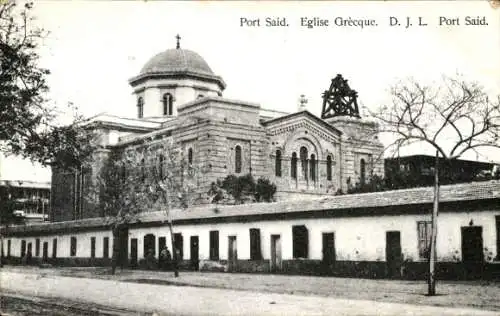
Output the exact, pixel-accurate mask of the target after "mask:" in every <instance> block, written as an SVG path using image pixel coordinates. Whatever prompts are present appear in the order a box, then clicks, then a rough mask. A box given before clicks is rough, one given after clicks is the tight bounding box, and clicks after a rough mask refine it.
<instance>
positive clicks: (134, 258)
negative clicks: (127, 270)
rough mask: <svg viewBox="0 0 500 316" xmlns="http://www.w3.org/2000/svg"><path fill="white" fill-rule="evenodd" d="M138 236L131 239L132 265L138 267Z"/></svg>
mask: <svg viewBox="0 0 500 316" xmlns="http://www.w3.org/2000/svg"><path fill="white" fill-rule="evenodd" d="M137 257H138V255H137V238H132V239H130V266H131V267H132V268H137Z"/></svg>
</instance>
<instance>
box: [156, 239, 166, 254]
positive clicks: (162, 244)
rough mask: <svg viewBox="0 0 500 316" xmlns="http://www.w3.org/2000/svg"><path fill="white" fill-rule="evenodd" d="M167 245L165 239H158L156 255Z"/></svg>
mask: <svg viewBox="0 0 500 316" xmlns="http://www.w3.org/2000/svg"><path fill="white" fill-rule="evenodd" d="M166 245H167V238H166V237H158V253H160V252H161V251H162V249H163V248H165V246H166Z"/></svg>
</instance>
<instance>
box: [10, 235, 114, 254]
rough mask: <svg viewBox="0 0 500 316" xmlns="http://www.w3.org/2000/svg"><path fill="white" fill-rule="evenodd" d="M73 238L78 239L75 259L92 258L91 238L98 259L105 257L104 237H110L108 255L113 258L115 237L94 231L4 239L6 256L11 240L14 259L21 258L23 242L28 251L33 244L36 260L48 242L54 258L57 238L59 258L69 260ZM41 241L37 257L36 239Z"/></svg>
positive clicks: (49, 251)
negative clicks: (54, 245) (8, 241)
mask: <svg viewBox="0 0 500 316" xmlns="http://www.w3.org/2000/svg"><path fill="white" fill-rule="evenodd" d="M71 237H76V238H77V239H76V247H77V248H76V256H75V258H90V249H91V247H90V238H91V237H95V238H96V253H95V257H96V258H102V257H103V243H104V237H109V250H108V254H109V257H111V254H112V250H113V248H112V247H113V235H112V233H111V231H93V232H82V233H78V234H60V235H52V236H40V237H27V238H5V239H4V254H5V255H7V240H9V239H10V240H11V249H10V255H11V256H13V257H20V256H21V241H22V240H26V249H28V246H27V245H28V243H30V242H31V243H32V255H33V257H34V258H36V257H39V258H42V256H43V243H44V242H48V252H47V253H48V257H49V258H52V256H53V252H52V250H53V246H52V245H53V240H54V238H57V258H68V257H71V256H70V245H71ZM37 238H39V239H40V253H39V255H38V256H36V253H35V250H36V248H35V246H36V239H37Z"/></svg>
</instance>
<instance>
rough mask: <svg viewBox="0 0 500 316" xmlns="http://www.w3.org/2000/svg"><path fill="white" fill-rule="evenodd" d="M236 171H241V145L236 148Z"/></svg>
mask: <svg viewBox="0 0 500 316" xmlns="http://www.w3.org/2000/svg"><path fill="white" fill-rule="evenodd" d="M234 172H235V173H240V172H241V147H240V146H239V145H237V146H236V147H235V148H234Z"/></svg>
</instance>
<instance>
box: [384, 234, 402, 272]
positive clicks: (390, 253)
mask: <svg viewBox="0 0 500 316" xmlns="http://www.w3.org/2000/svg"><path fill="white" fill-rule="evenodd" d="M385 236H386V246H385V258H386V262H387V276H388V277H390V278H395V277H398V276H401V264H402V256H401V233H400V232H399V231H390V232H386V235H385Z"/></svg>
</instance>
